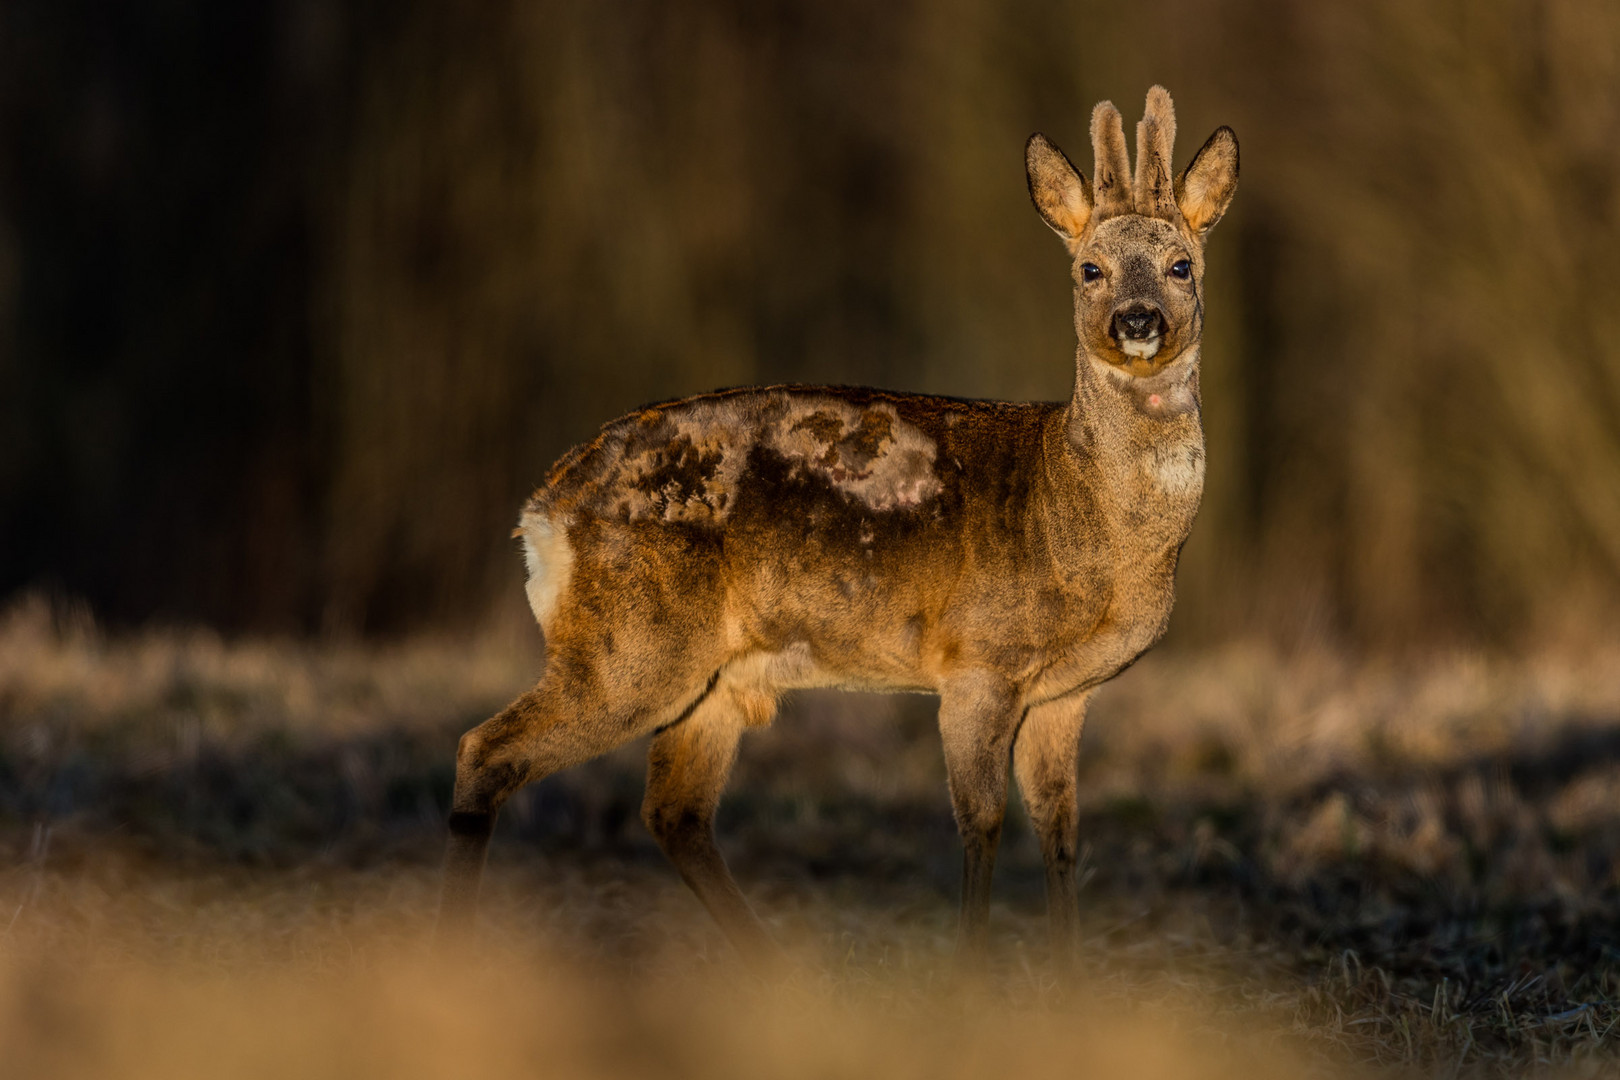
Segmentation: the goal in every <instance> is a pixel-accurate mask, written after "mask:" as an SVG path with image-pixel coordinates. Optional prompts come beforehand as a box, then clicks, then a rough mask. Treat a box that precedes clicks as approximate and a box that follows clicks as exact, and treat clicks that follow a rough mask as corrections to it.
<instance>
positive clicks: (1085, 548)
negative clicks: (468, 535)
mask: <svg viewBox="0 0 1620 1080" xmlns="http://www.w3.org/2000/svg"><path fill="white" fill-rule="evenodd" d="M1174 129H1175V122H1174V114H1173V110H1172V108H1171V105H1170V99H1169V95H1168V94H1166V93H1165V92H1164V91H1163V90H1162V89H1160V88H1157V87H1155V88H1154V89H1153V91H1151V92H1150V93H1149V95H1148V109H1147V116H1146V117H1145V118H1144V120H1143V123H1142V124H1141V125H1140V126H1139V127H1138V130H1137V150H1138V161H1137V167H1136V170H1135V175H1134V178H1133V176H1132V171H1131V168H1130V162H1129V159H1128V155H1127V154H1126V149H1125V141H1124V134H1123V127H1122V122H1121V120H1120V117H1119V113H1118V111H1117V110H1115V109H1114V107H1113V106H1112V105H1111V104H1109V103H1107V102H1104V103H1103V104H1101V105H1099V106H1098V107H1097V109H1096V110H1095V111H1094V113H1093V116H1092V136H1093V146H1094V149H1095V151H1096V159H1097V168H1096V182H1095V184H1093V183H1092V182H1091V181H1088V180H1087V179H1086V178H1085V176H1084V175H1083V174H1081V173H1080V171H1079V170H1078V169H1075V168H1074V166H1073V165H1072V164H1071V163H1070V162H1069V161H1068V159H1067V158H1066V157H1064V156H1063V154H1062V152H1061V151H1059V150H1058V149H1057V148H1056V147H1054V146H1052V145H1051V144H1050V143H1048V142H1047V141H1046V140H1045V139H1044V138H1042V137H1041V136H1039V135H1036V136H1033V137H1032V138H1031V139H1030V142H1029V144H1028V146H1027V148H1026V165H1027V168H1028V175H1029V185H1030V194H1031V196H1032V198H1033V200H1034V202H1035V205H1036V208H1037V210H1039V212H1040V213H1041V216H1042V217H1043V218H1044V219H1045V220H1046V222H1047V224H1048V225H1049V226H1051V227H1052V229H1053V230H1054V231H1055V232H1057V233H1058V234H1059V236H1060V237H1062V238H1063V241H1064V243H1065V246H1066V247H1067V248H1068V250H1069V252H1070V254H1071V256H1072V257H1073V260H1074V262H1073V268H1072V273H1073V275H1074V279H1075V292H1074V298H1075V305H1074V320H1075V328H1076V332H1077V334H1078V336H1079V347H1078V350H1077V354H1076V357H1075V384H1074V393H1073V395H1072V397H1071V399H1070V400H1069V401H1067V402H1062V403H1035V404H1021V403H1007V402H990V401H961V400H956V399H952V398H942V397H931V396H925V395H918V394H902V393H891V392H887V391H880V390H868V389H854V388H847V387H795V386H777V387H764V388H758V389H738V390H728V391H720V392H717V393H713V394H704V395H699V396H697V397H692V398H686V399H684V400H681V401H674V402H668V403H665V404H661V405H654V406H650V407H648V408H645V409H642V410H640V411H638V412H635V413H632V414H630V415H628V416H625V417H623V418H621V419H619V420H616V421H613V422H612V423H610V424H608V425H607V426H605V427H604V428H603V429H602V431H601V433H600V434H598V435H597V436H596V438H594V439H592V440H591V441H589V442H587V443H584V444H583V445H581V446H579V447H576V448H575V449H574V450H573V451H571V452H570V453H568V454H567V455H565V456H564V457H563V458H562V459H561V460H560V461H559V462H558V463H557V465H556V466H555V467H554V468H553V469H552V471H551V474H550V475H549V477H548V478H547V480H546V482H545V484H544V485H542V487H541V488H540V490H539V491H537V492H536V493H535V494H534V496H533V497H532V498H531V499H530V500H529V502H528V504H527V505H526V506H525V507H524V510H523V514H522V518H521V521H520V524H519V528H518V535H520V536H521V538H522V541H523V552H524V558H525V561H526V562H527V564H528V570H529V581H528V594H529V601H530V605H531V607H532V608H533V609H534V613H535V617H536V619H537V620H538V621H539V623H540V624H541V626H542V629H543V630H544V632H545V636H546V651H547V666H546V673H545V675H544V676H543V677H542V679H541V681H540V683H539V684H538V685H537V686H535V687H534V688H533V689H532V690H530V691H529V692H527V693H526V694H524V695H523V696H522V697H520V698H519V699H518V700H517V701H515V702H513V703H512V705H511V706H509V707H508V708H507V709H506V710H504V711H503V712H502V713H500V714H499V715H498V716H496V717H494V718H493V719H491V720H489V721H487V722H486V723H484V724H482V725H480V726H479V727H477V728H475V729H473V730H472V731H470V732H468V733H467V735H466V736H464V737H463V739H462V743H461V746H460V749H459V751H458V755H457V779H456V789H455V798H454V812H453V813H452V818H451V827H452V837H453V838H452V843H451V848H450V853H449V856H448V857H447V864H446V878H445V899H444V912H445V915H446V916H447V917H451V918H454V917H457V916H458V915H461V914H464V913H466V912H468V911H470V910H471V905H472V902H473V898H474V897H475V896H476V885H477V880H478V875H479V871H480V868H481V866H482V861H483V852H484V847H485V845H487V842H488V837H489V833H490V829H491V827H492V823H493V820H494V814H495V811H496V810H497V809H498V808H499V806H500V805H501V803H502V802H503V801H504V800H505V798H506V797H507V796H508V795H510V794H511V792H512V791H514V790H516V788H518V787H520V786H522V785H523V784H525V783H527V782H530V781H533V780H536V779H539V778H540V777H543V776H545V775H548V774H550V773H552V772H555V771H557V770H559V769H562V768H566V767H568V766H570V765H573V764H576V763H578V762H581V761H584V760H586V759H588V758H591V757H595V756H596V755H598V754H600V753H603V752H605V751H607V750H609V749H611V748H613V747H614V746H617V745H619V744H621V743H623V742H625V741H626V740H628V739H631V738H634V737H636V736H637V735H643V734H647V733H653V740H652V748H651V751H650V753H649V772H648V786H647V801H646V804H645V806H644V813H643V816H644V818H645V820H646V822H647V824H648V827H649V828H650V829H651V830H652V831H653V833H654V835H655V836H656V837H657V839H658V841H659V843H660V845H661V846H662V847H663V848H664V850H665V851H666V852H667V853H668V854H669V856H670V858H671V859H672V860H673V861H674V862H675V863H676V865H677V867H678V868H679V869H680V871H681V873H682V875H683V876H684V877H685V878H686V880H687V882H688V883H689V884H690V885H691V886H692V888H693V890H694V891H695V892H696V893H697V894H698V896H699V898H700V899H701V900H702V901H703V903H704V904H705V905H706V906H708V908H709V909H710V911H711V912H713V913H714V915H715V917H716V918H717V919H718V920H719V921H720V923H721V924H722V926H723V927H724V928H725V929H726V930H727V932H728V933H729V934H730V936H731V937H732V939H733V941H735V942H736V943H737V944H738V945H739V946H740V947H741V948H743V949H744V950H745V951H748V952H757V951H763V950H766V949H768V948H769V938H768V935H767V934H766V933H765V931H764V929H763V928H762V927H761V926H760V924H759V923H758V921H757V920H756V919H754V917H753V915H752V914H751V912H750V911H749V909H748V905H747V903H746V901H744V899H743V898H742V895H741V893H740V891H739V890H738V889H737V886H736V883H735V882H734V881H732V879H731V877H730V875H729V873H728V872H727V871H726V869H725V865H724V862H723V861H722V860H721V858H720V855H719V852H718V851H717V850H716V849H715V847H714V842H713V836H712V831H711V826H712V821H713V815H714V811H715V807H716V806H717V805H718V801H719V795H720V791H721V789H722V788H723V787H724V783H725V778H726V775H727V773H728V771H729V769H730V765H731V762H732V760H733V759H734V758H735V754H736V746H737V739H738V738H739V736H740V733H741V732H742V731H743V730H745V729H746V728H748V727H751V726H758V725H760V724H765V723H769V722H770V719H771V717H772V715H773V714H774V712H775V708H776V701H777V697H778V696H779V694H780V693H781V692H782V691H784V690H787V689H792V688H796V687H808V686H839V687H851V688H860V689H883V690H923V691H931V692H936V693H938V694H939V695H940V729H941V736H942V739H943V745H944V748H945V757H946V768H947V773H948V776H949V781H950V790H951V797H952V803H953V806H954V808H955V810H956V815H957V820H958V823H959V825H960V827H961V830H962V835H963V840H964V844H965V847H966V863H965V870H964V883H965V890H966V891H965V895H964V902H963V923H962V926H963V941H964V943H965V944H966V945H968V946H969V947H975V946H977V945H981V944H982V942H983V936H984V927H985V918H986V912H987V911H988V904H989V880H990V878H989V874H990V867H991V865H992V863H993V857H994V850H995V842H996V838H997V836H998V835H999V830H1000V827H1001V817H1002V813H1003V811H1004V807H1005V801H1006V781H1007V776H1006V771H1007V770H1006V765H1007V761H1008V758H1009V755H1010V756H1011V757H1012V758H1013V760H1014V764H1015V772H1016V774H1017V776H1018V779H1019V782H1020V784H1021V785H1022V786H1023V787H1024V792H1025V800H1026V804H1027V805H1028V806H1029V807H1030V815H1031V819H1032V821H1033V823H1034V825H1035V828H1036V831H1037V833H1038V834H1039V835H1040V837H1041V843H1042V850H1043V852H1044V853H1045V855H1046V860H1047V866H1048V895H1049V902H1050V905H1051V911H1052V919H1053V934H1054V944H1055V945H1057V946H1058V947H1059V948H1060V950H1066V949H1068V948H1069V947H1070V946H1071V945H1072V937H1073V929H1074V918H1073V911H1072V910H1071V909H1073V908H1074V906H1075V894H1074V880H1073V870H1074V860H1075V858H1076V847H1077V837H1076V833H1075V828H1076V826H1075V820H1076V809H1075V799H1076V795H1075V788H1074V784H1075V768H1074V761H1075V758H1074V754H1075V753H1076V748H1077V744H1078V739H1079V732H1080V727H1081V723H1082V721H1083V717H1084V707H1085V701H1086V698H1087V696H1088V694H1089V693H1090V691H1091V689H1092V688H1093V687H1095V686H1096V685H1097V684H1099V683H1100V682H1102V681H1104V680H1106V679H1108V678H1110V677H1111V676H1113V675H1114V674H1116V673H1117V672H1119V671H1120V670H1121V669H1122V668H1124V667H1125V666H1126V665H1128V664H1129V663H1131V662H1132V661H1133V660H1134V659H1135V658H1136V657H1137V656H1139V655H1140V654H1141V653H1142V652H1143V651H1144V650H1145V649H1147V648H1148V647H1149V646H1150V645H1151V644H1152V643H1153V642H1154V641H1155V640H1157V639H1158V637H1159V636H1160V635H1161V634H1162V633H1163V631H1164V628H1165V625H1166V623H1167V620H1168V618H1169V614H1170V608H1171V604H1172V602H1173V595H1174V588H1173V586H1174V576H1175V569H1176V563H1177V559H1178V556H1179V553H1180V550H1181V545H1182V543H1183V542H1184V541H1185V540H1186V538H1187V535H1188V532H1189V530H1190V529H1191V526H1192V521H1193V517H1194V515H1195V514H1196V512H1197V509H1198V503H1199V500H1200V498H1201V495H1202V490H1203V471H1204V443H1203V430H1202V427H1201V425H1200V422H1199V405H1200V401H1199V388H1198V360H1199V351H1198V342H1199V338H1200V335H1201V332H1202V327H1203V305H1202V281H1203V269H1204V261H1203V239H1204V236H1205V234H1206V233H1207V232H1208V230H1209V228H1210V227H1211V226H1213V224H1214V223H1215V221H1216V220H1218V219H1219V217H1220V215H1221V213H1222V212H1223V211H1224V209H1225V207H1226V204H1227V202H1229V201H1230V198H1231V195H1232V191H1233V189H1234V187H1235V184H1236V177H1237V144H1236V140H1235V138H1234V137H1233V136H1232V135H1231V132H1230V131H1228V130H1227V129H1224V128H1222V129H1220V130H1218V131H1217V132H1216V133H1215V135H1214V136H1212V137H1211V138H1210V140H1209V141H1208V142H1207V143H1206V144H1205V145H1204V148H1203V149H1202V150H1200V151H1199V153H1198V155H1197V156H1196V157H1195V158H1194V160H1193V163H1192V164H1191V165H1189V166H1188V168H1187V169H1186V170H1184V171H1183V173H1182V174H1181V175H1180V176H1179V177H1176V178H1175V179H1174V180H1172V179H1171V176H1172V174H1171V172H1170V152H1171V142H1172V140H1173V137H1174ZM1182 259H1185V260H1187V261H1188V263H1189V264H1190V267H1191V273H1190V274H1189V275H1188V277H1186V278H1185V279H1183V278H1181V277H1180V276H1179V275H1177V274H1175V273H1173V272H1172V268H1173V267H1174V266H1175V264H1176V263H1177V262H1178V261H1179V260H1182ZM1088 265H1090V266H1093V267H1095V268H1097V269H1098V270H1100V273H1098V274H1095V275H1093V277H1092V280H1089V281H1088V280H1087V279H1086V273H1085V268H1086V267H1087V266H1088ZM1128 305H1129V306H1130V307H1128ZM1143 306H1147V307H1149V308H1152V309H1154V310H1157V311H1158V312H1159V313H1160V315H1161V320H1160V328H1159V331H1158V334H1157V336H1156V337H1155V338H1153V342H1154V343H1155V344H1154V345H1150V344H1149V343H1148V342H1140V343H1130V342H1127V343H1125V344H1124V345H1122V344H1121V342H1119V341H1118V340H1117V339H1116V337H1115V335H1114V334H1113V333H1112V332H1111V329H1112V327H1113V326H1114V325H1115V316H1116V315H1118V314H1119V313H1120V312H1122V311H1127V310H1138V311H1139V310H1141V309H1142V307H1143ZM1133 344H1139V345H1141V346H1143V347H1140V348H1134V347H1131V346H1132V345H1133ZM1021 731H1027V732H1028V734H1027V736H1020V732H1021Z"/></svg>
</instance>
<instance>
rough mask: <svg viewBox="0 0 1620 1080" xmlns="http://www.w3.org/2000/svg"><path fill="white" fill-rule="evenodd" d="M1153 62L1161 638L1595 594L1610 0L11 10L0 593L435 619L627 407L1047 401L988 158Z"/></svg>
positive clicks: (1044, 277)
mask: <svg viewBox="0 0 1620 1080" xmlns="http://www.w3.org/2000/svg"><path fill="white" fill-rule="evenodd" d="M1153 82H1162V83H1164V84H1165V85H1166V86H1168V87H1169V88H1170V89H1171V91H1172V93H1173V94H1174V95H1175V97H1176V100H1177V104H1178V112H1179V119H1180V130H1181V139H1180V143H1179V146H1178V154H1177V164H1178V167H1179V165H1180V164H1181V163H1184V162H1185V161H1186V159H1187V157H1188V156H1189V155H1190V153H1191V152H1192V151H1193V150H1194V149H1196V147H1197V145H1198V143H1199V142H1200V141H1202V139H1203V138H1204V137H1205V136H1206V135H1207V134H1208V133H1209V132H1210V130H1212V129H1213V128H1214V127H1215V126H1216V125H1218V124H1222V123H1226V124H1230V125H1232V126H1233V127H1234V128H1235V129H1236V130H1237V132H1238V135H1239V137H1240V139H1241V141H1242V148H1243V179H1242V184H1241V185H1240V188H1239V192H1238V198H1237V201H1236V204H1235V206H1234V209H1233V211H1232V213H1231V214H1230V215H1229V216H1228V217H1227V219H1226V220H1225V221H1224V222H1223V223H1222V224H1221V225H1220V227H1219V228H1218V229H1217V230H1216V231H1215V233H1214V234H1213V236H1212V239H1211V247H1210V256H1211V263H1210V270H1209V277H1208V297H1209V317H1208V325H1207V335H1206V347H1205V362H1204V387H1205V392H1204V397H1205V403H1206V424H1207V427H1208V432H1209V458H1210V472H1209V477H1208V488H1207V494H1206V502H1205V508H1204V511H1203V514H1202V516H1201V518H1200V520H1199V524H1198V527H1197V530H1196V531H1195V534H1194V537H1193V540H1192V541H1191V542H1190V544H1189V545H1188V548H1187V551H1186V557H1185V560H1184V563H1183V570H1182V575H1181V603H1180V607H1179V609H1178V613H1177V617H1176V627H1177V634H1178V636H1180V637H1182V638H1183V640H1199V639H1209V638H1214V637H1219V636H1224V635H1229V634H1233V633H1240V632H1254V631H1256V630H1260V631H1265V632H1269V633H1272V634H1276V635H1281V636H1285V637H1286V636H1290V635H1299V634H1318V635H1324V636H1328V637H1330V638H1333V639H1335V640H1343V641H1346V642H1357V643H1364V644H1368V645H1373V646H1379V647H1404V646H1407V645H1410V644H1412V643H1413V642H1415V641H1425V640H1427V641H1434V640H1440V641H1486V642H1495V643H1501V644H1508V645H1511V644H1514V643H1517V642H1521V641H1523V640H1525V639H1527V638H1529V637H1532V636H1538V635H1547V634H1573V635H1579V634H1588V633H1597V632H1603V631H1605V630H1607V628H1609V627H1610V626H1612V622H1611V618H1612V616H1613V614H1614V613H1615V612H1616V611H1617V610H1620V602H1617V601H1620V304H1617V303H1616V300H1617V298H1620V293H1617V286H1620V253H1617V250H1616V249H1617V246H1620V245H1617V231H1616V225H1617V223H1620V183H1617V180H1616V176H1617V173H1616V166H1617V164H1620V160H1617V159H1620V6H1617V5H1615V4H1613V3H1612V0H1550V2H1543V0H1497V2H1494V3H1490V4H1480V3H1477V2H1475V0H1444V2H1430V3H1412V2H1410V0H1367V2H1358V3H1310V4H1304V3H1292V2H1283V0H1234V2H1219V3H1217V2H1192V0H1177V2H1163V0H1159V2H1149V3H1142V4H1130V5H1120V4H1093V3H1056V2H1035V0H1013V2H1006V0H997V2H990V0H926V2H921V0H910V2H899V3H893V4H882V5H878V4H871V3H867V2H857V0H764V2H760V0H684V2H682V3H678V4H674V3H654V2H650V0H612V2H603V0H589V2H587V0H548V2H544V3H521V2H517V0H493V2H490V3H482V4H451V3H447V2H445V0H397V2H391V3H381V2H378V0H331V2H326V3H322V2H319V0H236V2H233V3H229V4H217V3H215V4H204V3H197V2H194V0H193V2H186V0H170V2H148V3H144V4H122V3H110V2H100V3H97V2H74V0H50V2H45V0H8V2H7V3H5V4H4V5H3V6H0V601H3V599H4V597H5V596H6V595H8V594H12V593H16V592H20V591H26V590H45V591H47V592H52V593H57V594H63V595H68V596H72V597H78V598H83V599H84V600H85V601H86V602H87V603H88V604H89V605H90V606H91V607H92V609H93V610H94V611H95V612H97V614H98V615H100V616H102V617H104V618H106V619H109V620H111V621H113V622H114V623H120V624H132V623H141V622H147V621H151V620H158V621H168V622H191V621H201V622H206V623H209V624H213V625H215V626H218V627H220V628H221V629H224V630H227V631H233V632H234V631H254V632H260V631H268V632H276V633H288V632H291V633H302V632H315V631H323V632H337V633H385V634H392V633H403V632H409V631H414V630H420V629H424V628H429V627H469V626H472V625H474V624H476V623H478V622H479V621H480V620H483V619H486V618H488V617H489V616H490V614H491V612H492V611H494V610H497V609H499V608H500V607H501V605H521V589H520V588H519V587H518V582H519V581H520V579H521V569H520V565H519V560H518V559H517V558H516V557H515V555H514V553H513V552H512V551H511V550H510V541H509V540H508V539H507V534H508V531H509V529H510V526H511V524H512V522H513V520H514V518H515V516H516V510H517V506H518V504H519V502H520V501H521V499H522V498H523V496H524V495H525V494H526V493H527V491H528V490H529V489H531V488H532V487H533V486H534V485H535V484H536V483H537V482H538V481H539V480H540V478H541V477H542V476H543V475H544V472H545V469H546V467H547V465H548V464H549V462H550V461H551V459H552V458H553V457H554V456H555V455H556V454H557V453H558V452H559V451H561V450H562V449H564V448H565V447H566V446H568V445H569V444H570V443H572V442H574V441H576V440H578V439H580V438H581V437H583V436H586V435H587V434H589V433H590V432H591V431H592V430H594V428H595V427H596V425H598V424H599V423H600V422H602V421H603V420H606V419H608V418H609V417H611V416H613V415H616V414H618V413H621V412H623V411H625V410H627V409H629V408H631V407H633V406H635V405H637V404H639V403H641V402H644V401H647V400H652V399H657V398H661V397H668V396H677V395H682V394H686V393H691V392H695V391H700V390H706V389H711V388H713V387H716V386H720V385H727V384H737V383H747V382H755V381H778V380H796V381H817V382H823V381H824V382H849V383H874V384H878V385H883V386H891V387H899V388H909V389H917V390H925V391H934V392H942V393H950V394H957V395H970V396H997V397H1060V396H1063V395H1065V394H1066V393H1067V389H1068V384H1069V381H1070V378H1071V374H1072V355H1073V348H1074V345H1073V335H1072V330H1071V328H1070V316H1069V305H1070V301H1069V287H1070V285H1069V278H1068V274H1067V268H1066V265H1065V258H1064V255H1063V252H1062V250H1061V248H1060V246H1059V245H1058V244H1057V242H1056V241H1055V240H1054V239H1053V237H1052V236H1051V235H1050V233H1048V232H1047V230H1046V229H1045V227H1044V226H1043V225H1042V224H1041V223H1040V221H1039V220H1038V219H1037V217H1036V215H1035V213H1034V212H1033V210H1032V209H1031V208H1030V206H1029V204H1028V199H1027V196H1026V194H1025V190H1024V179H1023V175H1022V154H1021V152H1022V146H1023V140H1024V138H1025V137H1026V136H1027V135H1028V134H1029V133H1030V132H1031V131H1034V130H1041V131H1044V132H1046V133H1047V134H1048V135H1049V136H1051V137H1052V138H1054V139H1055V140H1056V141H1057V142H1058V143H1059V144H1061V145H1062V146H1064V147H1065V148H1066V149H1068V150H1069V152H1070V154H1071V156H1073V157H1074V158H1075V159H1076V161H1077V162H1079V163H1080V164H1081V166H1082V168H1085V169H1087V170H1088V171H1089V169H1090V162H1091V155H1090V149H1089V146H1088V145H1087V138H1086V123H1087V117H1088V114H1089V109H1090V107H1091V105H1092V103H1093V102H1095V101H1096V100H1098V99H1099V98H1103V97H1111V98H1113V99H1114V100H1115V101H1116V102H1118V103H1119V104H1120V106H1121V108H1122V109H1123V111H1124V112H1125V113H1126V116H1127V125H1130V124H1133V123H1134V121H1135V119H1136V117H1137V116H1138V115H1139V114H1140V109H1141V101H1142V96H1143V93H1144V92H1145V90H1146V89H1147V87H1148V86H1149V85H1150V84H1151V83H1153Z"/></svg>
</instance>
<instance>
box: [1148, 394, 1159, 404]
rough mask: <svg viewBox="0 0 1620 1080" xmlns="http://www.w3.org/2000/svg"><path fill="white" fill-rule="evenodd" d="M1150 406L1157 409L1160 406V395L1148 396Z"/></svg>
mask: <svg viewBox="0 0 1620 1080" xmlns="http://www.w3.org/2000/svg"><path fill="white" fill-rule="evenodd" d="M1148 404H1149V405H1152V406H1155V407H1157V406H1158V404H1159V395H1158V394H1149V395H1148Z"/></svg>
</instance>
